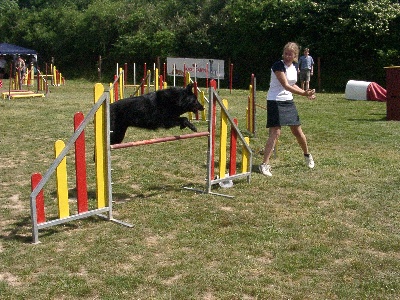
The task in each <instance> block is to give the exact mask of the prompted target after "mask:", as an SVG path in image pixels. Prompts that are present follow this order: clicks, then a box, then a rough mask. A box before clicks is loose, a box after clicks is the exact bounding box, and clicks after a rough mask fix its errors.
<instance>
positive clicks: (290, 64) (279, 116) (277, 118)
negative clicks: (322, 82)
mask: <svg viewBox="0 0 400 300" xmlns="http://www.w3.org/2000/svg"><path fill="white" fill-rule="evenodd" d="M298 56H299V46H298V45H297V44H296V43H294V42H289V43H287V44H286V45H285V47H284V48H283V56H282V58H283V59H282V60H280V61H277V62H275V63H274V64H273V66H272V68H271V83H270V88H269V90H268V94H267V128H268V130H269V136H268V140H267V142H266V144H265V148H264V159H263V163H262V164H261V165H260V166H259V169H260V172H261V173H262V174H263V175H265V176H272V173H271V166H270V164H269V159H270V157H271V154H272V151H273V149H274V147H275V144H276V141H277V140H278V138H279V136H280V134H281V127H282V126H289V127H290V130H291V131H292V134H293V135H294V136H295V137H296V139H297V142H298V143H299V145H300V147H301V149H302V150H303V153H304V159H305V161H306V164H307V166H308V167H309V168H311V169H312V168H314V160H313V157H312V155H311V154H310V152H309V151H308V145H307V139H306V136H305V135H304V133H303V130H302V129H301V123H300V118H299V115H298V112H297V108H296V105H295V104H294V101H293V94H297V95H301V96H305V97H308V99H310V100H311V99H315V90H303V89H301V88H300V87H299V86H297V84H296V82H297V69H296V66H295V64H294V63H296V62H297V60H298Z"/></svg>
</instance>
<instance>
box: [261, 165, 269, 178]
mask: <svg viewBox="0 0 400 300" xmlns="http://www.w3.org/2000/svg"><path fill="white" fill-rule="evenodd" d="M258 169H259V170H260V172H261V174H263V175H265V176H269V177H271V176H272V173H271V166H270V165H267V164H261V165H260V166H259V167H258Z"/></svg>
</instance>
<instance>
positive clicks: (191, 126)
mask: <svg viewBox="0 0 400 300" xmlns="http://www.w3.org/2000/svg"><path fill="white" fill-rule="evenodd" d="M187 127H189V128H190V129H191V130H192V131H194V132H197V128H196V126H194V125H193V124H192V123H190V122H189V125H188V126H187Z"/></svg>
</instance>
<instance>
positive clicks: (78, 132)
mask: <svg viewBox="0 0 400 300" xmlns="http://www.w3.org/2000/svg"><path fill="white" fill-rule="evenodd" d="M119 76H122V73H121V74H119ZM94 91H95V92H94V101H95V104H94V106H93V107H92V109H91V110H90V111H89V113H88V114H87V116H86V117H83V114H82V113H80V112H78V113H76V114H75V116H74V128H75V131H74V134H73V136H72V137H71V138H70V139H69V141H68V143H67V144H64V142H63V141H61V140H59V141H56V143H55V156H56V158H55V160H54V162H53V163H52V164H51V166H50V167H49V169H48V170H47V171H46V173H45V174H44V175H43V176H42V175H41V174H39V173H34V174H32V176H31V187H32V192H31V195H30V204H31V219H32V240H33V243H35V244H37V243H39V230H40V229H44V228H48V227H52V226H55V225H59V224H64V223H67V222H70V221H73V220H78V219H83V218H87V217H90V216H95V215H96V216H99V217H102V218H105V219H107V220H109V221H112V222H115V223H118V224H121V225H124V226H127V227H132V225H131V224H129V223H125V222H123V221H119V220H116V219H114V218H113V214H112V213H113V208H112V185H111V182H112V180H111V170H112V168H111V150H112V149H113V151H114V150H116V149H118V148H127V147H134V146H139V145H148V144H154V143H161V142H170V141H176V140H183V139H189V138H197V137H205V136H207V137H208V151H207V174H206V186H205V189H204V190H200V189H199V190H195V189H193V188H187V189H191V190H195V191H199V192H203V193H209V194H214V195H221V196H227V195H223V194H218V193H213V192H212V190H211V189H212V186H213V185H215V184H218V183H221V182H226V181H232V180H236V179H238V178H247V181H248V182H250V178H251V165H252V151H251V149H250V146H249V140H248V138H247V137H246V138H245V137H244V136H243V135H242V134H241V133H240V130H239V129H238V126H237V122H236V121H235V120H234V119H233V118H232V117H231V116H230V114H229V112H228V110H227V101H226V100H221V99H220V97H219V96H218V94H217V93H216V92H215V90H214V89H213V88H210V98H209V99H210V102H209V110H208V120H209V122H208V131H206V132H198V133H190V134H185V135H179V136H171V137H161V138H157V139H151V140H145V141H135V142H130V143H122V144H115V145H112V146H110V135H109V133H110V117H109V105H110V98H111V97H110V95H111V94H112V89H110V90H109V91H107V92H105V91H104V87H103V85H102V84H96V85H95V89H94ZM217 106H219V107H220V109H221V121H220V123H221V127H220V130H221V132H223V133H221V141H220V149H219V158H220V162H219V175H218V176H216V175H215V170H214V168H215V166H214V160H215V152H216V143H215V136H216V125H217V119H216V111H217ZM93 119H94V125H95V126H94V127H95V128H94V131H95V172H96V198H97V207H96V208H95V209H92V210H90V209H89V208H88V207H89V205H88V197H87V183H86V177H87V174H86V159H85V156H86V153H85V152H86V150H85V132H84V130H85V128H86V126H87V125H88V124H89V122H91V121H92V120H93ZM228 124H230V125H231V128H232V129H231V143H230V145H231V147H230V148H231V153H230V162H229V166H230V167H229V169H230V170H229V174H226V164H227V162H226V157H227V150H226V149H227V138H226V137H227V132H228V130H227V128H228ZM238 139H239V142H240V143H241V144H242V165H241V171H240V172H239V173H238V172H237V171H236V142H237V140H238ZM73 147H75V162H76V163H75V172H76V189H77V213H75V214H71V212H70V207H69V199H68V182H67V167H66V155H67V154H68V152H69V151H70V150H71V149H72V148H73ZM54 173H55V174H56V185H57V200H58V203H57V204H58V217H57V218H55V219H54V218H53V219H52V220H46V214H45V205H44V202H45V201H44V195H43V194H44V193H43V189H44V186H45V185H46V183H47V182H48V181H49V179H50V178H51V176H52V175H53V174H54ZM228 197H229V196H228Z"/></svg>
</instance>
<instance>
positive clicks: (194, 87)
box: [193, 81, 199, 120]
mask: <svg viewBox="0 0 400 300" xmlns="http://www.w3.org/2000/svg"><path fill="white" fill-rule="evenodd" d="M193 92H194V94H195V96H196V98H197V96H198V91H197V81H195V82H194V83H193ZM198 119H199V112H198V111H196V120H198Z"/></svg>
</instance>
